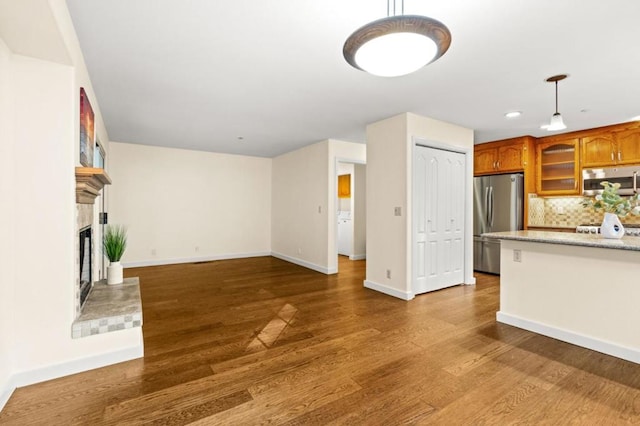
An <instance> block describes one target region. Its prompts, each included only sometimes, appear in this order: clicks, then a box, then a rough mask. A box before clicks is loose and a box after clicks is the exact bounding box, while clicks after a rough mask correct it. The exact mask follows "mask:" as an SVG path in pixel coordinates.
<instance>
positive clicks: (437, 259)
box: [413, 146, 466, 294]
mask: <svg viewBox="0 0 640 426" xmlns="http://www.w3.org/2000/svg"><path fill="white" fill-rule="evenodd" d="M414 155H415V158H414V169H413V170H414V172H413V176H414V179H413V241H414V243H413V292H414V294H419V293H425V292H428V291H433V290H438V289H441V288H444V287H450V286H453V285H457V284H461V283H462V282H464V208H465V203H464V198H465V185H464V180H465V170H466V167H465V155H464V154H461V153H459V152H453V151H447V150H443V149H436V148H430V147H424V146H417V147H416V149H415V154H414Z"/></svg>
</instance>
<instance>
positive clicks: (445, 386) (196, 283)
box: [0, 256, 640, 425]
mask: <svg viewBox="0 0 640 426" xmlns="http://www.w3.org/2000/svg"><path fill="white" fill-rule="evenodd" d="M339 268H340V273H339V274H337V275H324V274H321V273H317V272H314V271H310V270H307V269H305V268H302V267H299V266H297V265H292V264H290V263H287V262H284V261H281V260H279V259H275V258H272V257H260V258H249V259H235V260H224V261H215V262H205V263H195V264H182V265H167V266H157V267H148V268H136V269H128V270H126V271H125V274H126V276H138V277H140V283H141V296H142V301H143V314H144V320H145V324H144V328H143V334H144V344H145V357H144V358H143V359H140V360H133V361H129V362H125V363H120V364H116V365H113V366H109V367H104V368H101V369H96V370H92V371H88V372H85V373H80V374H76V375H73V376H68V377H63V378H60V379H57V380H52V381H49V382H45V383H40V384H37V385H33V386H27V387H24V388H21V389H17V390H16V392H14V394H13V396H12V397H11V398H10V400H9V402H8V403H7V405H6V407H5V408H4V409H3V410H2V412H0V424H2V425H5V424H6V425H123V424H128V425H138V424H166V425H186V424H194V425H198V424H200V425H211V424H242V425H245V424H247V425H252V424H265V423H270V424H289V425H294V424H295V425H316V424H318V425H325V424H336V425H342V424H350V425H357V424H363V425H390V424H456V425H458V424H536V425H537V424H554V425H555V424H568V423H573V424H639V423H640V365H637V364H633V363H630V362H627V361H623V360H620V359H616V358H613V357H610V356H607V355H603V354H600V353H597V352H593V351H589V350H587V349H584V348H580V347H577V346H573V345H570V344H567V343H563V342H559V341H557V340H554V339H551V338H548V337H544V336H540V335H536V334H534V333H530V332H527V331H524V330H521V329H518V328H515V327H511V326H508V325H504V324H499V323H496V321H495V312H496V311H497V310H498V309H499V295H500V292H499V277H496V276H493V275H486V274H476V277H477V283H476V285H475V286H457V287H452V288H448V289H444V290H440V291H436V292H433V293H428V294H425V295H420V296H418V297H416V298H415V299H414V300H412V301H409V302H406V301H402V300H399V299H395V298H392V297H389V296H386V295H383V294H380V293H378V292H375V291H372V290H369V289H365V288H364V287H363V280H364V278H365V262H364V261H349V260H348V259H346V258H345V257H343V256H341V257H340V260H339Z"/></svg>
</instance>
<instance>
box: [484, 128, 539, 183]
mask: <svg viewBox="0 0 640 426" xmlns="http://www.w3.org/2000/svg"><path fill="white" fill-rule="evenodd" d="M529 139H530V138H526V137H524V138H514V139H506V140H503V141H497V142H489V143H484V144H479V145H476V146H475V147H474V152H473V174H474V176H481V175H490V174H497V173H512V172H521V171H524V169H525V167H526V165H527V159H528V150H529V146H530V145H529Z"/></svg>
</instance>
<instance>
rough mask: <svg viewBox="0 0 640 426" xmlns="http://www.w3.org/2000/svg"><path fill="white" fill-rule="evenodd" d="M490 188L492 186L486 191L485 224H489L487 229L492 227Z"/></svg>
mask: <svg viewBox="0 0 640 426" xmlns="http://www.w3.org/2000/svg"><path fill="white" fill-rule="evenodd" d="M489 188H490V186H487V187H486V188H485V189H484V219H485V223H486V224H487V227H490V226H491V222H490V216H489ZM489 230H490V229H489Z"/></svg>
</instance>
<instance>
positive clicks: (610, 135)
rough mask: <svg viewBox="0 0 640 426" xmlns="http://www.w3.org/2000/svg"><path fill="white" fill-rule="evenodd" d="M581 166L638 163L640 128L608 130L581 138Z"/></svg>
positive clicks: (639, 156) (639, 157) (639, 159)
mask: <svg viewBox="0 0 640 426" xmlns="http://www.w3.org/2000/svg"><path fill="white" fill-rule="evenodd" d="M580 143H581V146H582V167H585V168H588V167H611V166H616V165H622V164H638V163H640V129H628V130H622V131H608V132H604V133H598V134H594V135H589V136H585V137H583V138H581V140H580Z"/></svg>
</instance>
